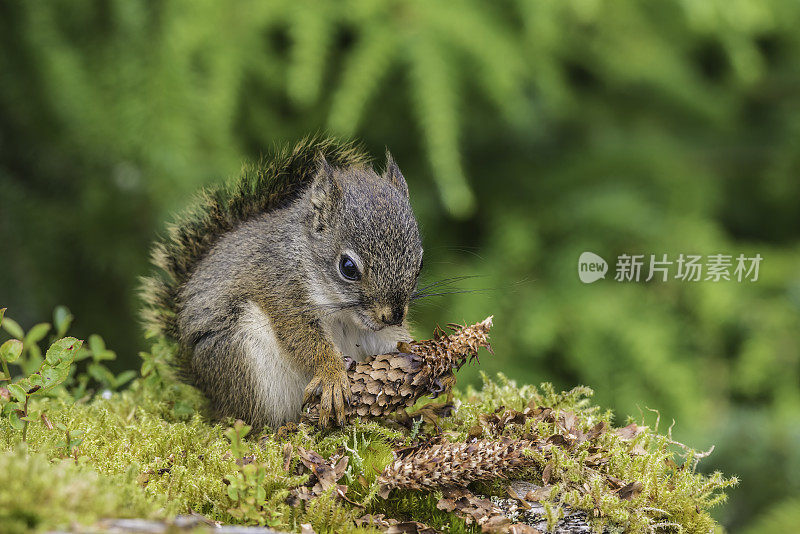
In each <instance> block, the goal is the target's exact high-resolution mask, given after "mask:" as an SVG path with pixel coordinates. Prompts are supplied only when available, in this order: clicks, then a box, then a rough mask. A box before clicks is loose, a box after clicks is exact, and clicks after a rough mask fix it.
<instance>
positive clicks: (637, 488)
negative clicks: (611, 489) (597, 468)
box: [617, 482, 644, 501]
mask: <svg viewBox="0 0 800 534" xmlns="http://www.w3.org/2000/svg"><path fill="white" fill-rule="evenodd" d="M642 489H644V486H643V485H642V483H641V482H631V483H630V484H626V485H625V486H623V487H621V488H620V489H619V490H617V496H618V497H619V498H620V499H623V500H626V501H630V500H631V499H634V498H636V497H638V496H639V494H640V493H641V492H642Z"/></svg>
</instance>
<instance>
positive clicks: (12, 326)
mask: <svg viewBox="0 0 800 534" xmlns="http://www.w3.org/2000/svg"><path fill="white" fill-rule="evenodd" d="M3 330H5V331H6V332H8V333H9V334H11V337H15V338H17V339H19V340H20V341H21V340H22V339H23V338H24V337H25V331H24V330H23V329H22V327H21V326H20V325H19V323H17V322H16V321H15V320H14V319H11V318H10V317H6V318H4V319H3Z"/></svg>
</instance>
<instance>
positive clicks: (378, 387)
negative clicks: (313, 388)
mask: <svg viewBox="0 0 800 534" xmlns="http://www.w3.org/2000/svg"><path fill="white" fill-rule="evenodd" d="M448 326H449V327H450V328H451V329H452V330H453V332H452V333H451V334H447V333H445V332H444V331H443V330H442V329H440V328H438V327H437V328H436V330H435V331H434V337H433V339H429V340H427V341H415V342H413V343H398V347H397V348H398V350H399V351H400V352H394V353H391V354H380V355H378V356H371V357H368V358H367V359H366V360H364V361H363V362H360V363H356V362H354V361H352V360H351V361H349V362H348V365H347V375H348V377H349V378H350V390H351V392H352V394H353V398H352V400H351V402H350V406H349V408H348V411H347V415H348V416H349V415H359V416H361V417H381V416H385V415H388V414H391V413H393V412H396V411H397V410H400V409H402V408H407V407H409V406H412V405H413V404H414V403H415V402H417V400H418V399H420V398H421V397H423V396H424V395H430V396H431V397H436V396H438V395H440V394H442V393H446V392H448V391H450V388H452V387H453V384H454V383H455V374H454V373H455V371H458V370H459V369H460V368H461V366H462V365H464V364H465V363H466V362H467V361H472V360H473V359H474V360H477V359H478V354H477V353H478V349H480V348H481V347H485V348H486V349H487V350H489V352H491V346H490V345H489V329H490V328H491V327H492V318H491V317H487V318H486V319H485V320H483V321H482V322H480V323H477V324H474V325H472V326H460V325H456V324H450V325H448ZM318 401H319V399H314V400H313V403H309V404H307V405H306V407H305V410H304V413H303V421H305V422H310V423H314V424H316V423H317V422H318V421H319V405H318Z"/></svg>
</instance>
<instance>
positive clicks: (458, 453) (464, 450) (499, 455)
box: [378, 438, 536, 499]
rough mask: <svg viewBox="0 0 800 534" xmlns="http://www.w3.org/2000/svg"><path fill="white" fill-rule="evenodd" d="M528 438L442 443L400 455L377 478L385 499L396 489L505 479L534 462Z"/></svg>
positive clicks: (456, 485) (438, 486)
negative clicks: (526, 453) (529, 454)
mask: <svg viewBox="0 0 800 534" xmlns="http://www.w3.org/2000/svg"><path fill="white" fill-rule="evenodd" d="M535 446H536V445H535V444H534V443H533V442H531V441H528V440H511V439H508V438H506V439H503V440H500V441H490V440H479V441H475V442H474V443H449V442H445V443H441V444H437V445H432V446H429V447H424V448H422V449H419V450H417V451H414V452H412V453H411V454H409V455H408V456H406V457H404V458H398V459H396V460H395V461H394V462H392V463H391V464H389V465H388V466H387V467H386V469H384V470H383V473H381V475H380V477H378V484H379V486H380V491H379V492H378V494H379V495H380V496H381V497H383V498H384V499H385V498H387V497H388V496H389V492H390V491H391V490H392V489H394V488H408V489H434V488H441V487H445V488H452V487H463V486H466V485H467V484H469V483H470V482H472V481H474V480H493V479H497V478H505V477H507V476H508V475H510V474H511V473H512V472H514V471H516V470H517V469H520V468H523V467H528V466H532V465H534V461H533V459H532V458H531V457H529V456H525V455H523V451H524V450H525V449H529V448H532V447H535Z"/></svg>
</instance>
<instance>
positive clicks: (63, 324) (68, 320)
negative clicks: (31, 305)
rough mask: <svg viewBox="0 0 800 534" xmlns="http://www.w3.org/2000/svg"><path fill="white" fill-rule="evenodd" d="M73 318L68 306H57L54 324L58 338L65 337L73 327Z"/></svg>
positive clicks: (54, 312)
mask: <svg viewBox="0 0 800 534" xmlns="http://www.w3.org/2000/svg"><path fill="white" fill-rule="evenodd" d="M72 319H73V316H72V314H71V313H70V312H69V309H67V307H66V306H57V307H56V309H55V310H54V311H53V324H54V325H55V327H56V336H57V337H64V334H66V333H67V330H69V327H70V326H71V325H72Z"/></svg>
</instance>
